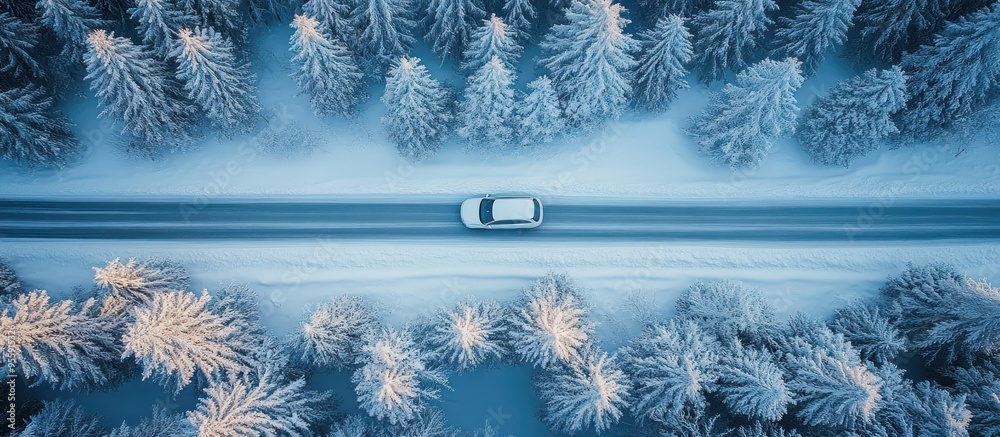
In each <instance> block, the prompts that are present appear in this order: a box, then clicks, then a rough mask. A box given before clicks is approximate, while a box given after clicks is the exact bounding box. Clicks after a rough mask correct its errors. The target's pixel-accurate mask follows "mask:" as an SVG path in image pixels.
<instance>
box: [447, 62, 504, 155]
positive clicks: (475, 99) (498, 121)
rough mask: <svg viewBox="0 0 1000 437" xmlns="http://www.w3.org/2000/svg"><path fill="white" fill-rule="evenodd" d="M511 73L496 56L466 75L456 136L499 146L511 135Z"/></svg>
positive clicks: (475, 143) (490, 145) (481, 145)
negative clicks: (468, 75)
mask: <svg viewBox="0 0 1000 437" xmlns="http://www.w3.org/2000/svg"><path fill="white" fill-rule="evenodd" d="M513 87H514V74H513V73H511V72H510V70H509V69H507V67H506V66H505V65H504V63H503V61H501V60H500V58H499V57H497V56H494V57H493V60H492V61H490V62H489V63H487V64H485V65H483V66H482V67H480V68H479V70H477V71H476V72H475V74H473V75H472V76H471V77H469V85H468V87H467V88H466V89H465V98H464V101H463V102H462V104H461V105H460V106H459V111H458V124H459V127H458V135H459V136H461V137H463V138H466V139H468V140H469V143H470V144H472V145H474V146H479V147H488V148H495V149H501V148H506V147H508V146H509V145H510V143H511V141H512V140H513V138H514V122H513V120H512V116H513V114H514V88H513Z"/></svg>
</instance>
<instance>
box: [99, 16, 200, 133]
mask: <svg viewBox="0 0 1000 437" xmlns="http://www.w3.org/2000/svg"><path fill="white" fill-rule="evenodd" d="M87 42H88V44H89V48H88V49H87V54H86V55H85V56H84V60H85V62H86V64H87V79H88V80H90V81H91V82H90V88H91V89H93V90H94V91H96V92H97V98H98V101H99V102H100V104H101V106H103V110H102V111H101V114H100V116H101V117H110V118H113V119H115V120H117V121H120V122H122V124H123V126H122V129H123V131H124V132H126V133H128V134H130V135H131V136H132V137H133V138H132V140H133V146H134V147H136V148H138V149H139V150H142V151H146V152H150V153H153V152H156V151H158V150H164V149H169V146H171V145H172V146H174V147H176V146H178V145H182V144H184V143H186V142H187V141H188V140H190V139H191V132H192V126H193V123H194V119H195V117H194V115H193V114H191V112H192V111H191V107H190V106H189V105H187V104H186V102H184V101H183V100H182V97H181V96H180V94H179V90H178V89H177V86H176V85H177V84H176V83H174V82H173V81H172V80H171V79H170V78H169V77H168V75H167V72H166V66H165V65H164V63H163V62H162V61H160V60H159V59H156V58H155V57H154V56H153V54H152V53H150V52H148V51H145V50H143V49H141V48H140V47H138V46H136V45H134V44H132V42H131V41H129V40H128V39H126V38H119V37H115V35H114V33H110V34H109V33H107V32H105V31H104V30H95V31H94V32H92V33H91V34H90V35H89V36H88V37H87Z"/></svg>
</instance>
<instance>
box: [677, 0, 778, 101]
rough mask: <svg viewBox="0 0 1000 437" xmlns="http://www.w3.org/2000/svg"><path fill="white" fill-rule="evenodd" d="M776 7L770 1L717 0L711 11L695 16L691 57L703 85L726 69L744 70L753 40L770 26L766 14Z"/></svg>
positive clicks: (754, 44)
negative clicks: (696, 65)
mask: <svg viewBox="0 0 1000 437" xmlns="http://www.w3.org/2000/svg"><path fill="white" fill-rule="evenodd" d="M777 8H778V5H776V4H775V3H774V1H773V0H716V2H715V4H714V5H713V6H712V8H711V9H710V10H708V11H706V12H703V13H701V14H698V15H697V16H695V18H694V20H693V22H692V26H693V27H694V28H695V29H697V34H696V35H697V36H696V37H695V39H694V53H695V55H694V57H695V63H696V64H698V65H699V66H701V70H702V71H701V80H702V82H704V83H706V84H707V83H710V82H712V81H715V80H719V79H722V78H723V77H725V74H726V70H727V69H729V70H733V71H740V70H743V69H744V68H746V66H747V58H748V57H749V56H750V55H751V52H752V50H754V49H755V48H756V46H757V44H756V41H757V40H760V39H761V38H762V37H763V34H764V31H766V30H767V26H769V25H771V24H772V23H773V21H771V19H770V18H768V16H767V13H768V12H771V11H774V10H776V9H777Z"/></svg>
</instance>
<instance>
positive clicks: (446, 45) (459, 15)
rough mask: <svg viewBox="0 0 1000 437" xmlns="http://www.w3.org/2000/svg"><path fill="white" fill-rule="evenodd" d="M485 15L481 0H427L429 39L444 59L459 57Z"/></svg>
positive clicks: (436, 51)
mask: <svg viewBox="0 0 1000 437" xmlns="http://www.w3.org/2000/svg"><path fill="white" fill-rule="evenodd" d="M485 16H486V11H485V10H484V8H483V5H482V3H481V2H480V0H428V2H427V15H426V23H425V25H426V26H427V42H429V43H430V44H431V49H433V50H434V53H436V54H437V55H438V56H440V57H441V58H442V59H446V60H447V59H457V58H458V57H459V56H460V55H461V54H462V50H463V49H464V48H465V45H466V44H467V43H468V42H469V39H470V38H471V37H472V31H473V30H474V29H475V28H476V23H478V22H479V20H481V19H483V17H485Z"/></svg>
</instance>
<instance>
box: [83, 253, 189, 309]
mask: <svg viewBox="0 0 1000 437" xmlns="http://www.w3.org/2000/svg"><path fill="white" fill-rule="evenodd" d="M94 284H96V285H98V286H99V287H102V288H104V289H105V290H107V291H109V292H111V293H113V294H116V295H118V296H120V297H122V298H124V299H125V300H127V301H129V302H131V303H134V304H148V303H149V302H150V301H151V300H152V298H153V295H154V294H156V293H166V292H169V291H183V290H187V288H188V286H189V285H191V278H190V277H189V276H188V273H187V270H186V269H185V268H184V266H182V265H180V264H177V263H175V262H172V261H168V260H158V259H155V258H154V259H148V260H143V261H142V262H139V261H136V259H135V258H129V260H128V262H127V263H125V264H122V263H121V261H119V259H118V258H115V259H114V260H112V261H110V262H108V264H107V266H105V267H94Z"/></svg>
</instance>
